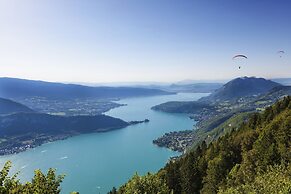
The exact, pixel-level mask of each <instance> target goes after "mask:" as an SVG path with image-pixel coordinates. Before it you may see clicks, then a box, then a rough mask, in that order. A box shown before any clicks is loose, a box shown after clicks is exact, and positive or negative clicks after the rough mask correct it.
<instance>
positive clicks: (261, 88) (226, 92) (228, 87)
mask: <svg viewBox="0 0 291 194" xmlns="http://www.w3.org/2000/svg"><path fill="white" fill-rule="evenodd" d="M280 85H281V84H279V83H276V82H273V81H271V80H267V79H264V78H256V77H246V76H245V77H239V78H235V79H233V80H231V81H229V82H227V83H226V84H224V85H223V86H222V87H221V88H219V89H218V90H216V91H215V92H214V93H212V94H211V95H210V96H208V97H205V98H204V99H203V100H211V101H217V100H235V99H238V98H241V97H246V96H253V95H259V94H263V93H266V92H268V91H270V90H271V89H273V88H274V87H277V86H280Z"/></svg>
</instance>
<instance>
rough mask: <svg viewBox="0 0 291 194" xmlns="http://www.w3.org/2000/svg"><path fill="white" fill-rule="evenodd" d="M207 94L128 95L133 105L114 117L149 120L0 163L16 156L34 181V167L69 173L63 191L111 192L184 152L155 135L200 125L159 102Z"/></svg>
mask: <svg viewBox="0 0 291 194" xmlns="http://www.w3.org/2000/svg"><path fill="white" fill-rule="evenodd" d="M206 95H207V94H203V93H179V94H175V95H165V96H153V97H138V98H127V99H122V100H120V101H117V102H118V103H122V104H127V106H121V107H118V108H115V109H112V110H110V111H108V112H107V113H106V114H107V115H109V116H113V117H117V118H121V119H123V120H125V121H133V120H144V119H149V120H150V122H149V123H142V124H137V125H132V126H128V127H125V128H123V129H119V130H115V131H110V132H106V133H91V134H84V135H79V136H75V137H72V138H68V139H66V140H62V141H56V142H52V143H48V144H44V145H42V146H39V147H37V148H34V149H31V150H28V151H25V152H22V153H18V154H14V155H9V156H2V157H0V165H1V167H2V166H3V164H4V162H5V161H7V160H11V161H12V163H13V168H12V172H17V171H20V174H19V178H20V179H21V180H22V181H25V180H30V179H31V178H32V176H33V171H34V169H41V170H42V171H43V172H44V171H45V172H46V171H47V169H48V168H50V167H53V168H56V169H57V173H58V174H62V173H64V174H66V177H65V180H64V182H63V183H62V193H69V192H71V191H79V192H80V193H85V194H87V193H107V192H108V191H109V190H110V189H111V188H112V187H113V186H115V187H118V186H120V184H123V183H125V182H126V181H127V180H128V179H129V178H130V177H131V176H132V175H133V174H134V173H135V172H138V174H144V173H146V172H156V171H157V170H159V169H160V168H161V167H163V166H164V165H165V163H166V162H167V160H168V159H169V158H170V157H171V156H175V155H177V154H179V153H177V152H173V151H170V150H168V149H165V148H159V147H157V146H155V145H154V144H152V140H153V139H156V138H157V137H159V136H161V135H163V134H164V133H166V132H170V131H179V130H185V129H192V128H193V125H194V124H195V123H194V121H193V120H191V119H189V117H188V116H187V115H185V114H172V113H163V112H158V111H153V110H151V109H150V108H151V107H152V106H154V105H157V104H160V103H163V102H167V101H173V100H176V101H190V100H197V99H199V98H200V97H203V96H206Z"/></svg>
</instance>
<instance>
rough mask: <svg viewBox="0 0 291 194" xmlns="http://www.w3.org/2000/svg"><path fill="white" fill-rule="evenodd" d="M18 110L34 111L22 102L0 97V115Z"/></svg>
mask: <svg viewBox="0 0 291 194" xmlns="http://www.w3.org/2000/svg"><path fill="white" fill-rule="evenodd" d="M18 112H34V111H33V110H32V109H30V108H28V107H27V106H24V105H23V104H20V103H17V102H14V101H12V100H8V99H4V98H0V115H1V114H12V113H18Z"/></svg>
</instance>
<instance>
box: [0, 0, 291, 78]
mask: <svg viewBox="0 0 291 194" xmlns="http://www.w3.org/2000/svg"><path fill="white" fill-rule="evenodd" d="M290 10H291V2H290V1H286V0H266V1H252V0H245V1H240V2H239V1H230V0H223V1H210V0H206V1H205V0H200V1H198V0H197V1H190V0H189V1H188V0H185V1H174V0H159V1H156V0H146V1H145V0H140V1H135V0H124V1H118V0H106V1H93V0H92V1H89V0H86V1H69V0H44V1H37V0H1V1H0V23H1V30H0V69H1V71H0V77H18V78H26V79H38V80H47V81H58V82H67V81H70V82H91V83H97V82H102V83H106V82H147V81H155V82H175V81H180V80H185V79H193V80H221V79H224V80H225V79H231V78H234V77H238V76H258V77H266V78H278V77H291V64H290V61H291V35H290V34H291V23H290V18H291V12H290ZM279 50H284V51H285V52H286V53H285V55H284V56H282V57H279V55H278V54H277V51H279ZM236 54H245V55H247V56H248V58H249V59H248V60H247V61H246V63H245V64H244V65H243V67H242V68H241V69H240V70H239V69H238V67H237V65H236V64H235V62H234V61H233V60H232V56H234V55H236Z"/></svg>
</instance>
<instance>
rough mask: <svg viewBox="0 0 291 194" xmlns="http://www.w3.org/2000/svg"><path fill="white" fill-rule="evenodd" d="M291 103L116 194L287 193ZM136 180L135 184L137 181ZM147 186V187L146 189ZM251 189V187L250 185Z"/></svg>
mask: <svg viewBox="0 0 291 194" xmlns="http://www.w3.org/2000/svg"><path fill="white" fill-rule="evenodd" d="M290 162H291V97H290V96H289V97H285V98H284V99H283V100H281V101H279V102H277V103H276V104H274V105H273V106H271V107H268V108H266V110H265V111H264V112H263V113H253V114H252V115H251V116H250V117H248V118H247V119H246V121H245V122H243V123H242V125H240V126H239V127H238V129H237V130H234V129H233V130H230V132H229V133H226V135H224V136H223V137H220V138H218V140H216V141H214V142H212V143H210V144H209V145H208V146H207V144H206V143H205V142H202V144H201V145H200V146H198V147H197V149H195V150H194V151H191V152H190V153H188V154H186V155H185V156H183V157H182V158H180V159H177V160H175V161H171V162H169V163H168V164H167V165H166V166H165V167H164V168H163V169H161V170H160V171H159V172H158V173H156V174H154V175H146V176H143V177H139V176H137V175H136V176H134V177H133V179H132V180H130V181H129V182H128V183H126V184H124V185H123V186H122V187H120V189H119V190H118V193H129V192H128V191H133V190H135V189H138V190H141V191H142V193H146V192H147V193H152V191H156V190H157V188H156V187H157V186H159V187H160V188H161V190H160V191H161V192H160V193H170V191H171V192H173V193H205V194H209V193H210V194H211V193H218V192H219V193H269V192H271V193H279V191H280V193H286V194H287V193H290V191H291V171H290V170H291V167H290ZM138 180H140V181H138ZM151 182H153V184H150V183H151ZM254 184H255V185H254Z"/></svg>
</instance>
